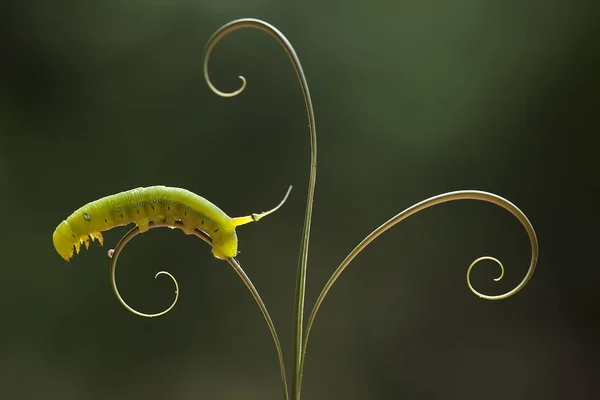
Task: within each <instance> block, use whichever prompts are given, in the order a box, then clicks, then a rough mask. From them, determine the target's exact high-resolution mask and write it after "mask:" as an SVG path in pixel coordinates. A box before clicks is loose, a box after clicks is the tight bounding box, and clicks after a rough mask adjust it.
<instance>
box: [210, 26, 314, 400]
mask: <svg viewBox="0 0 600 400" xmlns="http://www.w3.org/2000/svg"><path fill="white" fill-rule="evenodd" d="M241 28H255V29H259V30H261V31H263V32H266V33H267V34H269V35H270V36H271V37H273V38H275V39H276V40H277V41H278V42H279V44H280V45H281V46H282V47H283V50H284V51H285V53H286V54H287V55H288V57H289V58H290V60H291V62H292V64H293V66H294V70H295V71H296V75H297V76H298V81H299V82H300V87H301V89H302V95H303V96H304V103H305V105H306V114H307V116H308V123H309V130H310V132H309V133H310V172H309V178H308V194H307V198H306V212H305V214H304V227H303V229H302V240H301V244H300V256H299V259H298V272H297V275H296V296H295V302H294V305H295V312H294V316H295V317H294V333H293V336H294V351H293V354H294V364H293V366H294V369H293V374H292V399H296V400H299V399H300V381H301V377H300V373H301V363H302V354H303V353H304V351H303V345H304V343H305V342H304V341H303V329H304V302H305V292H306V268H307V263H308V244H309V239H310V226H311V220H312V210H313V201H314V193H315V183H316V179H317V130H316V123H315V116H314V111H313V106H312V100H311V97H310V92H309V90H308V83H307V81H306V76H305V74H304V71H303V69H302V65H301V63H300V60H299V58H298V55H297V54H296V51H295V50H294V47H293V46H292V44H291V43H290V42H289V40H288V39H287V38H286V37H285V35H284V34H283V33H281V32H280V31H279V30H278V29H277V28H275V27H274V26H273V25H271V24H269V23H267V22H264V21H262V20H259V19H255V18H243V19H238V20H235V21H231V22H229V23H227V24H225V25H223V26H222V27H220V28H219V29H218V30H217V31H216V32H215V33H213V35H212V36H211V37H210V39H208V42H207V43H206V46H205V49H204V78H205V80H206V83H207V84H208V87H209V88H210V89H211V90H212V91H213V92H214V93H215V94H217V95H219V96H221V97H234V96H236V95H238V94H240V93H242V92H243V91H244V89H245V88H246V78H244V77H243V76H240V77H239V78H240V79H241V81H242V85H241V87H240V88H239V89H238V90H235V91H233V92H230V93H226V92H222V91H220V90H218V89H217V88H216V87H215V86H214V85H213V84H212V82H211V80H210V77H209V74H208V59H209V57H210V54H211V52H212V50H213V48H214V46H215V45H216V44H217V43H218V42H219V41H220V40H221V39H222V38H223V37H224V36H225V35H227V34H229V33H231V32H233V31H235V30H238V29H241Z"/></svg>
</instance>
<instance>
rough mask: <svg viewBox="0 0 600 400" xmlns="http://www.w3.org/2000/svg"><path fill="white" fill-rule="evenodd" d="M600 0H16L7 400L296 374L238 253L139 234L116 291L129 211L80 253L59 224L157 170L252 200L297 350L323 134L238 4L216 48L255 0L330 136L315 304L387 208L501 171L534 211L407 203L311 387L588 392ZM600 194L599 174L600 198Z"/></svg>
mask: <svg viewBox="0 0 600 400" xmlns="http://www.w3.org/2000/svg"><path fill="white" fill-rule="evenodd" d="M592 3H593V2H591V1H590V2H589V3H588V4H586V3H584V2H583V1H571V2H567V1H541V2H538V1H534V0H529V1H519V2H517V1H504V2H497V1H492V0H489V1H463V0H458V1H452V2H450V1H421V2H412V1H409V2H392V1H381V0H379V1H377V0H376V1H370V2H360V1H352V2H349V1H303V2H295V3H290V4H288V3H286V2H275V1H266V0H255V1H241V0H219V1H211V2H201V1H200V2H190V1H180V0H177V1H143V2H142V1H122V0H121V1H117V0H109V1H95V2H89V1H86V2H83V1H60V2H56V1H37V2H35V3H33V2H29V3H27V2H16V1H13V2H3V3H2V5H1V6H0V34H1V36H0V37H1V42H0V46H1V47H0V51H1V56H0V60H1V61H0V71H1V75H0V206H1V207H2V210H3V215H2V219H3V228H2V232H1V233H0V235H1V237H0V239H1V240H0V243H1V245H0V246H1V249H2V254H3V257H2V259H1V261H0V264H1V267H2V276H1V278H0V307H2V311H3V316H2V319H1V322H0V324H1V325H0V398H3V399H199V398H208V399H279V398H281V387H280V381H279V379H280V378H279V370H278V365H277V359H276V354H275V351H274V348H273V344H272V340H271V337H270V335H269V333H268V330H267V328H266V326H265V324H264V321H263V318H262V316H261V315H260V312H259V310H258V308H257V307H256V305H255V304H254V302H253V301H252V298H251V296H250V295H249V293H248V292H247V291H246V289H245V288H244V286H243V285H242V283H241V282H240V280H239V279H237V278H236V276H235V274H234V273H233V271H232V270H231V268H229V266H228V265H227V264H226V263H224V262H222V261H219V260H216V259H214V258H213V257H212V255H211V253H210V251H209V248H208V247H207V246H206V245H205V244H204V243H202V242H200V241H199V240H197V239H195V238H193V237H187V236H185V235H183V234H182V233H181V231H170V230H166V229H157V230H153V231H151V232H149V233H147V234H145V235H143V236H141V237H140V238H138V239H136V240H134V242H132V244H131V245H130V246H129V247H128V248H127V250H126V251H125V252H124V253H123V256H122V257H121V259H120V260H121V262H120V269H119V284H120V289H121V292H122V293H123V295H124V297H125V298H126V300H127V301H129V302H130V304H131V305H133V306H134V307H136V308H137V309H140V310H142V311H146V312H155V311H158V310H160V309H162V307H164V306H165V305H167V304H169V302H170V301H171V298H172V297H171V296H172V295H173V292H172V285H171V284H170V283H169V282H168V281H167V280H166V279H164V278H161V279H158V280H156V281H154V280H153V279H152V277H153V275H154V274H155V273H156V272H157V271H159V270H161V269H168V270H169V271H170V272H172V273H173V274H174V275H175V276H176V277H177V278H178V279H179V282H180V285H181V297H180V301H179V303H178V304H177V306H176V307H175V309H174V310H173V311H172V312H171V313H169V314H167V315H166V316H164V317H161V318H156V319H144V318H140V317H137V316H134V315H133V314H130V313H128V312H127V311H126V310H125V309H123V308H122V307H121V305H120V304H119V303H118V302H117V300H116V299H115V298H114V296H113V294H112V291H111V289H110V285H109V280H108V259H107V256H106V251H107V250H108V249H109V248H110V246H114V245H115V244H116V242H117V241H118V239H119V238H120V237H121V235H122V234H124V233H125V232H126V228H119V229H115V230H112V231H110V232H107V233H105V235H104V236H105V240H106V244H105V246H104V247H103V248H100V247H98V245H97V244H94V245H93V246H92V247H91V250H88V251H84V252H83V253H82V254H80V255H79V256H77V257H75V258H74V259H73V260H72V262H70V263H65V262H64V261H63V260H62V259H61V258H60V257H59V256H58V255H57V254H56V252H55V250H54V248H53V246H52V241H51V235H52V232H53V231H54V228H55V227H56V225H58V223H59V222H60V221H61V220H63V219H64V218H66V217H67V216H68V215H69V214H70V213H71V212H73V211H74V210H75V209H77V208H78V207H80V206H82V205H84V204H85V203H87V202H89V201H92V200H95V199H98V198H100V197H103V196H105V195H108V194H112V193H116V192H119V191H122V190H127V189H131V188H134V187H139V186H148V185H156V184H164V185H169V186H178V187H184V188H187V189H189V190H192V191H194V192H196V193H198V194H200V195H202V196H204V197H206V198H208V199H209V200H211V201H213V202H214V203H216V204H217V205H218V206H220V207H221V208H223V209H224V210H225V211H226V212H227V213H228V214H230V215H232V216H238V215H246V214H248V213H252V212H258V211H262V210H265V209H267V208H270V207H271V206H273V205H274V204H276V203H277V201H279V199H280V198H281V196H282V195H283V194H284V192H285V190H286V188H287V186H288V185H289V184H293V185H294V190H293V191H292V195H291V197H290V199H289V201H288V203H287V204H286V205H285V207H284V208H283V209H281V210H280V211H278V212H277V213H276V214H274V215H272V216H270V217H268V218H265V219H264V220H263V221H261V222H260V223H259V224H253V225H249V226H245V227H242V228H240V229H239V237H240V249H241V251H242V254H241V255H240V257H239V259H240V261H241V263H242V265H243V267H244V268H245V270H246V272H247V273H248V274H249V275H250V277H251V278H252V279H253V281H254V283H255V285H256V286H257V287H258V288H259V290H260V293H261V295H262V296H263V298H264V300H265V302H266V303H267V306H268V307H269V309H270V311H271V313H272V316H273V319H274V321H275V323H276V326H277V329H278V332H279V335H280V337H281V340H282V344H283V345H284V348H285V353H286V358H287V362H288V374H291V369H290V365H291V343H292V321H293V315H292V312H293V308H294V306H293V299H294V284H295V268H296V260H297V257H298V245H299V240H300V233H301V227H302V220H303V212H304V207H305V196H306V186H307V180H308V179H307V178H308V162H309V142H308V128H307V121H306V115H305V111H304V105H303V100H302V96H301V92H300V89H299V86H298V83H297V81H296V77H295V74H294V72H293V70H292V67H291V66H290V64H289V61H288V59H287V56H286V55H285V54H284V53H283V52H282V50H281V49H280V48H279V46H278V44H277V43H276V42H275V41H274V40H273V39H271V38H270V37H268V36H267V35H265V34H264V33H262V32H259V31H256V30H242V31H238V32H236V33H234V34H232V35H231V36H229V37H227V38H226V39H225V40H224V41H223V42H222V43H220V44H219V45H218V46H217V48H216V49H215V52H214V53H213V58H212V60H211V61H212V62H211V64H210V70H211V71H212V76H213V81H214V83H215V84H216V85H217V86H218V87H219V88H220V89H222V90H233V89H236V88H237V87H238V84H239V81H238V80H237V78H236V77H237V75H240V74H243V75H245V76H246V77H247V78H248V87H247V90H246V91H245V92H244V93H243V94H242V95H240V96H238V97H236V98H233V99H222V98H219V97H217V96H215V95H213V94H212V93H211V92H210V91H209V89H208V88H207V86H206V84H205V82H204V80H203V77H202V73H201V72H202V64H201V62H202V49H203V47H204V44H205V42H206V40H207V39H208V37H209V36H210V35H211V33H212V32H213V31H214V30H216V29H217V28H218V27H219V26H221V25H222V24H224V23H226V22H228V21H230V20H231V19H235V18H239V17H258V18H263V19H265V20H267V21H268V22H271V23H273V24H274V25H276V26H277V27H278V28H279V29H281V30H282V31H283V32H284V33H285V34H286V35H287V36H288V38H289V39H290V41H291V42H292V43H293V44H294V46H295V48H296V50H297V51H298V54H299V56H300V59H301V60H302V62H303V65H304V69H305V72H306V74H307V77H308V82H309V84H310V88H311V92H312V95H313V101H314V105H315V111H316V116H317V127H318V132H319V137H318V143H319V149H318V150H319V160H318V166H319V169H318V179H317V191H316V202H315V209H314V216H313V234H312V242H311V252H310V264H309V270H308V289H307V307H308V308H309V309H310V307H311V306H312V303H313V301H314V299H315V298H316V296H317V294H318V292H319V291H320V289H321V287H322V285H323V284H324V282H325V281H326V280H327V278H328V277H329V275H330V274H331V272H332V271H333V270H334V269H335V267H336V266H337V265H338V263H339V262H340V261H341V260H342V259H343V258H344V257H345V255H346V254H347V253H348V252H349V251H350V250H351V249H352V248H353V247H354V246H355V245H356V244H357V243H358V242H359V241H360V240H361V239H362V238H363V237H364V236H365V235H366V234H368V233H369V232H370V231H371V230H373V229H374V228H375V227H376V226H377V225H379V224H380V223H382V222H383V221H385V220H386V219H388V218H389V217H391V216H392V215H394V214H396V213H397V212H399V211H401V210H402V209H404V208H406V207H408V206H410V205H412V204H413V203H416V202H417V201H420V200H422V199H424V198H426V197H429V196H432V195H435V194H439V193H442V192H445V191H450V190H458V189H480V190H487V191H491V192H494V193H497V194H499V195H501V196H503V197H506V198H507V199H509V200H511V201H512V202H514V203H515V204H516V205H517V206H519V207H520V208H521V209H522V210H523V211H524V212H525V213H526V214H527V216H528V217H529V218H530V220H531V221H532V223H533V225H534V227H535V228H536V231H537V234H538V238H539V243H540V259H539V264H538V269H537V271H536V274H535V275H534V277H533V279H532V281H531V282H530V284H529V285H528V286H527V287H526V288H525V289H524V290H523V291H522V292H520V293H519V294H517V295H516V296H514V297H512V298H510V299H508V300H504V301H500V302H489V301H484V300H480V299H478V298H477V297H476V296H474V295H472V294H471V293H470V291H469V290H468V288H467V287H466V284H465V281H464V280H465V271H466V268H467V266H468V265H469V264H470V262H471V261H472V260H473V259H475V258H477V257H479V256H481V255H488V254H489V255H494V256H497V257H498V258H500V259H501V260H502V261H503V262H504V264H505V266H506V268H507V271H506V277H505V279H504V280H503V281H502V282H499V283H494V282H493V280H492V278H494V277H496V276H497V269H496V267H494V266H493V264H491V263H490V264H488V265H482V266H480V267H479V269H477V270H476V271H475V273H474V275H473V279H474V285H475V286H476V287H477V288H478V289H479V290H481V291H483V292H486V293H502V292H504V291H506V290H509V289H511V288H512V287H514V285H516V284H517V283H518V282H519V281H520V280H521V279H522V277H523V275H524V274H525V271H526V266H527V263H528V260H529V257H530V255H529V248H528V241H527V238H526V235H525V233H524V231H523V230H522V228H521V226H520V225H519V223H518V222H517V220H516V219H514V218H513V217H512V216H511V215H510V214H508V213H507V212H505V211H503V210H502V209H500V208H497V207H494V206H492V205H489V204H485V203H480V202H473V201H465V202H457V203H451V204H447V205H442V206H437V207H435V208H433V209H431V210H428V211H426V212H423V213H421V214H418V215H416V216H413V217H411V218H409V219H408V220H407V221H405V222H403V223H401V224H400V225H398V226H396V227H395V228H394V229H393V230H392V231H390V232H388V233H386V234H385V235H384V236H383V237H381V238H380V239H379V240H378V241H376V242H375V243H374V244H373V245H371V246H370V247H369V248H368V249H367V250H366V251H365V252H364V253H363V254H361V256H359V257H358V258H357V259H356V261H355V262H354V263H353V264H352V265H351V266H350V268H349V269H348V270H347V272H346V273H344V274H343V275H342V277H341V279H340V280H339V282H338V283H337V284H336V286H334V288H333V290H332V291H331V293H330V296H329V297H328V298H327V300H326V301H325V303H324V306H323V308H322V309H321V313H320V315H319V316H318V318H317V321H316V324H315V328H314V330H313V332H312V335H311V341H310V344H309V348H308V354H307V359H306V368H305V377H304V391H303V394H304V396H303V398H306V399H396V398H397V399H400V398H402V399H442V398H443V399H591V398H598V397H596V396H599V395H600V390H599V388H598V386H599V383H598V382H599V374H600V369H599V365H600V363H599V358H598V352H597V350H598V344H597V339H598V333H599V332H598V329H597V328H595V325H596V324H597V321H598V306H597V305H598V300H597V293H598V283H599V277H600V274H599V271H598V260H597V258H596V254H595V252H596V250H597V248H598V239H599V237H598V233H597V224H598V222H599V221H598V209H597V205H598V197H597V193H595V192H597V191H598V190H597V189H598V163H597V158H598V155H597V153H598V146H597V145H596V144H595V143H596V142H597V136H598V131H599V130H598V128H599V124H598V121H599V119H598V106H599V101H598V99H599V95H598V93H599V86H600V85H599V84H598V83H599V82H598V71H599V67H600V63H599V46H598V35H597V34H596V32H595V27H596V26H597V25H598V15H597V13H594V12H592V7H591V5H592ZM594 196H596V197H594Z"/></svg>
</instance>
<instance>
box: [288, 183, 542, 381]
mask: <svg viewBox="0 0 600 400" xmlns="http://www.w3.org/2000/svg"><path fill="white" fill-rule="evenodd" d="M455 200H480V201H485V202H488V203H492V204H495V205H497V206H500V207H502V208H504V209H505V210H507V211H509V212H510V213H511V214H512V215H514V216H515V217H516V218H517V219H518V220H519V222H520V223H521V225H523V227H524V228H525V231H526V232H527V236H528V237H529V241H530V244H531V261H530V263H529V269H528V270H527V273H526V274H525V277H524V278H523V280H522V281H521V282H520V283H519V284H518V285H517V286H516V287H515V288H514V289H512V290H510V291H508V292H506V293H503V294H500V295H486V294H483V293H480V292H479V291H477V290H475V288H473V286H472V285H471V279H470V276H471V271H472V269H473V267H474V266H475V265H476V264H477V263H479V262H480V261H483V260H492V261H494V262H496V263H497V264H498V265H499V266H500V269H501V273H500V276H499V277H498V278H495V279H494V280H495V281H499V280H500V279H502V277H503V276H504V266H503V265H502V263H501V262H500V261H499V260H498V259H496V258H494V257H490V256H484V257H479V258H478V259H476V260H475V261H473V262H472V263H471V265H470V266H469V268H468V269H467V285H468V286H469V289H470V290H471V291H472V292H473V293H475V294H476V295H477V296H479V297H481V298H483V299H486V300H502V299H506V298H508V297H510V296H512V295H514V294H515V293H517V292H518V291H520V290H521V289H523V288H524V287H525V285H526V284H527V282H529V280H530V279H531V277H532V276H533V273H534V271H535V267H536V264H537V259H538V242H537V236H536V234H535V230H534V229H533V225H531V222H529V219H528V218H527V216H526V215H525V214H524V213H523V212H522V211H521V210H520V209H519V208H518V207H517V206H515V205H514V204H513V203H511V202H510V201H508V200H506V199H505V198H503V197H500V196H498V195H495V194H493V193H488V192H482V191H479V190H460V191H456V192H448V193H444V194H440V195H437V196H433V197H430V198H428V199H426V200H423V201H421V202H419V203H417V204H415V205H413V206H411V207H409V208H407V209H406V210H404V211H402V212H401V213H399V214H397V215H396V216H394V217H393V218H391V219H389V220H388V221H386V222H385V223H384V224H382V225H381V226H379V227H378V228H377V229H375V230H374V231H373V232H371V234H369V235H368V236H367V237H366V238H364V239H363V240H362V242H360V243H359V244H358V246H356V247H355V248H354V250H352V251H351V252H350V254H348V256H347V257H346V258H345V259H344V261H342V263H341V264H340V266H339V267H337V269H336V270H335V271H334V272H333V274H332V275H331V278H329V281H327V283H326V284H325V287H324V288H323V290H322V291H321V294H319V297H318V298H317V301H316V302H315V305H314V307H313V309H312V312H311V313H310V317H309V318H308V322H307V324H306V331H305V336H304V345H303V347H304V351H305V352H306V346H307V343H308V337H309V334H310V330H311V328H312V326H313V323H314V320H315V317H316V315H317V312H318V311H319V308H320V306H321V304H322V303H323V300H324V299H325V296H327V293H328V292H329V290H330V289H331V287H332V286H333V284H334V283H335V281H336V280H337V279H338V278H339V276H340V275H341V273H342V272H344V270H345V269H346V267H348V265H349V264H350V262H351V261H352V260H353V259H354V258H355V257H356V256H357V255H358V254H359V253H360V252H361V251H363V250H364V249H365V247H367V246H368V245H369V244H370V243H371V242H372V241H373V240H375V239H377V238H378V237H379V236H380V235H381V234H382V233H384V232H385V231H387V230H388V229H390V228H391V227H393V226H394V225H396V224H397V223H399V222H401V221H403V220H405V219H406V218H408V217H410V216H411V215H413V214H416V213H418V212H419V211H422V210H425V209H426V208H429V207H432V206H435V205H437V204H442V203H447V202H450V201H455ZM303 368H304V354H303V356H302V360H301V365H300V376H302V370H303Z"/></svg>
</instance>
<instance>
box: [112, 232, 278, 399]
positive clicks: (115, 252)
mask: <svg viewBox="0 0 600 400" xmlns="http://www.w3.org/2000/svg"><path fill="white" fill-rule="evenodd" d="M176 227H178V226H176ZM153 228H173V226H172V225H169V224H167V223H165V222H162V221H161V222H151V223H150V224H149V225H148V229H153ZM141 233H142V232H141V231H140V229H139V227H137V226H136V227H135V228H133V229H131V230H130V231H129V232H127V233H126V234H125V235H124V236H123V237H122V238H121V240H119V242H118V243H117V246H116V247H115V248H114V250H113V249H111V250H109V251H108V256H109V258H110V283H111V286H112V289H113V292H114V294H115V296H116V297H117V299H118V300H119V302H120V303H121V304H122V305H123V307H125V308H126V309H127V310H128V311H130V312H132V313H133V314H135V315H139V316H141V317H146V318H154V317H159V316H161V315H164V314H166V313H168V312H169V311H171V309H173V307H175V304H177V300H178V299H179V284H178V283H177V280H176V279H175V277H174V276H173V275H171V274H170V273H169V272H167V271H160V272H158V273H157V274H156V275H155V276H154V278H155V279H156V278H157V277H158V276H159V275H167V276H169V277H170V278H171V280H172V281H173V283H174V284H175V299H174V300H173V302H172V303H171V305H170V306H169V307H168V308H167V309H165V310H164V311H161V312H159V313H155V314H147V313H142V312H139V311H137V310H135V309H134V308H133V307H131V306H130V305H128V304H127V302H125V300H124V299H123V297H122V296H121V294H120V293H119V290H118V288H117V279H116V270H117V260H118V258H119V255H120V254H121V252H122V251H123V249H124V248H125V246H126V245H127V243H129V242H130V241H131V240H132V239H133V238H134V237H136V236H137V235H139V234H141ZM192 234H193V235H195V236H196V237H198V238H200V239H202V240H203V241H205V242H206V243H208V244H209V245H211V246H212V240H211V238H210V236H208V235H207V234H206V233H204V232H202V231H200V230H197V229H196V230H195V231H193V232H192ZM227 262H228V263H229V265H231V267H232V268H233V269H234V271H235V272H236V273H237V275H238V276H239V277H240V279H241V280H242V282H244V285H246V288H248V290H249V291H250V294H252V297H253V298H254V301H256V304H257V305H258V307H259V308H260V311H261V313H262V315H263V317H264V318H265V321H266V323H267V326H268V327H269V331H270V332H271V336H272V337H273V342H274V343H275V348H276V350H277V357H278V358H279V369H280V372H281V379H282V386H283V395H284V399H285V400H288V399H289V397H288V388H287V378H286V374H285V364H284V359H283V351H282V349H281V342H280V341H279V336H278V335H277V331H276V330H275V325H274V324H273V320H272V319H271V315H270V314H269V311H268V310H267V306H266V305H265V303H264V302H263V300H262V298H261V297H260V294H259V293H258V291H257V290H256V288H255V287H254V284H253V283H252V281H251V280H250V278H249V277H248V275H246V272H244V270H243V269H242V267H241V265H240V264H239V262H238V261H237V260H235V259H233V258H229V259H227Z"/></svg>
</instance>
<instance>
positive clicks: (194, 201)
mask: <svg viewBox="0 0 600 400" xmlns="http://www.w3.org/2000/svg"><path fill="white" fill-rule="evenodd" d="M291 189H292V187H291V186H290V188H289V189H288V192H287V193H286V195H285V198H284V199H283V200H282V201H281V203H280V204H279V205H277V207H275V208H273V209H272V210H269V211H266V212H264V213H261V214H252V215H250V216H245V217H238V218H231V217H229V216H228V215H227V214H225V212H223V210H221V209H220V208H219V207H217V206H216V205H214V204H213V203H211V202H210V201H208V200H206V199H205V198H203V197H201V196H198V195H197V194H195V193H193V192H190V191H189V190H185V189H181V188H173V187H166V186H150V187H146V188H143V187H140V188H137V189H132V190H128V191H125V192H121V193H117V194H114V195H110V196H106V197H103V198H101V199H99V200H96V201H93V202H91V203H88V204H86V205H84V206H83V207H81V208H79V209H78V210H77V211H75V212H74V213H73V214H71V215H70V216H69V217H68V218H67V219H66V220H64V221H62V222H61V223H60V224H59V225H58V226H57V227H56V229H55V231H54V234H53V235H52V240H53V242H54V247H55V249H56V251H57V252H58V254H60V256H61V257H62V258H64V259H65V260H66V261H69V260H70V259H71V258H72V257H73V253H74V252H77V253H79V250H80V248H81V244H84V245H85V247H86V248H88V246H89V242H90V239H92V241H93V240H94V239H98V241H99V242H100V244H103V238H102V234H101V231H106V230H109V229H112V228H115V227H117V226H123V225H128V224H130V223H135V224H136V225H137V226H138V227H139V229H140V231H141V232H145V231H146V230H148V224H149V223H150V222H151V221H161V222H164V223H166V224H167V225H169V226H172V227H174V228H180V229H182V230H183V231H184V232H185V233H187V234H191V233H192V232H193V231H194V230H195V229H199V230H201V231H203V232H205V233H206V234H208V235H209V236H210V237H211V239H212V253H213V255H214V256H215V257H216V258H219V259H228V258H233V257H235V256H236V255H237V253H238V251H237V248H238V240H237V235H236V232H235V228H236V227H237V226H240V225H244V224H247V223H250V222H255V221H258V220H259V219H260V218H262V217H264V216H266V215H268V214H270V213H272V212H274V211H276V210H277V209H279V207H281V206H282V205H283V203H284V202H285V201H286V199H287V197H288V195H289V193H290V191H291Z"/></svg>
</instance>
